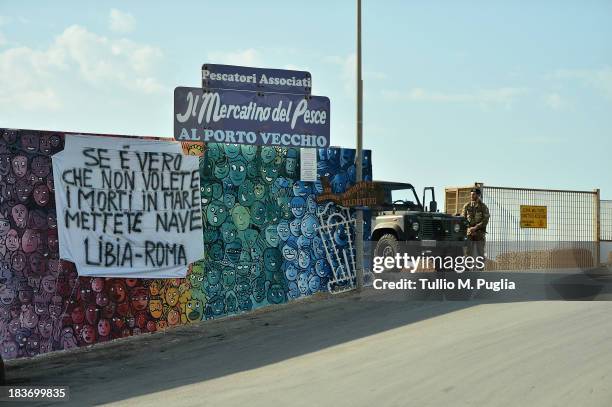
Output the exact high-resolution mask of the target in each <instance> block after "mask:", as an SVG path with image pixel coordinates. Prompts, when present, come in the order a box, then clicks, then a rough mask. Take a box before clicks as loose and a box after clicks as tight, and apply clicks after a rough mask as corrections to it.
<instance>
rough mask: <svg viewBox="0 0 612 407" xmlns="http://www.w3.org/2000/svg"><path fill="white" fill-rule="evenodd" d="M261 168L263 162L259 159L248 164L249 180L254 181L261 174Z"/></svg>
mask: <svg viewBox="0 0 612 407" xmlns="http://www.w3.org/2000/svg"><path fill="white" fill-rule="evenodd" d="M260 167H261V162H260V160H259V159H256V160H253V161H249V162H248V163H247V178H248V179H251V180H254V179H255V178H257V176H258V175H259V174H260V171H259V168H260Z"/></svg>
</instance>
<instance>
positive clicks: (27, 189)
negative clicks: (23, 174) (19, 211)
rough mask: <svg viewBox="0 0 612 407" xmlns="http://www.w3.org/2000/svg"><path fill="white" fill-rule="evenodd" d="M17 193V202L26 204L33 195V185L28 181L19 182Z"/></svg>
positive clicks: (16, 186) (16, 188)
mask: <svg viewBox="0 0 612 407" xmlns="http://www.w3.org/2000/svg"><path fill="white" fill-rule="evenodd" d="M15 192H16V194H17V200H18V201H19V202H21V203H26V202H27V201H28V199H29V198H30V195H31V194H32V185H30V183H29V182H28V181H27V180H19V181H17V184H15Z"/></svg>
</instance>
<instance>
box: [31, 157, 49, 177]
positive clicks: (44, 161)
mask: <svg viewBox="0 0 612 407" xmlns="http://www.w3.org/2000/svg"><path fill="white" fill-rule="evenodd" d="M50 172H51V159H50V158H49V157H46V156H42V155H37V156H36V157H34V158H33V159H32V174H34V175H36V176H37V177H40V178H46V177H47V175H49V173H50Z"/></svg>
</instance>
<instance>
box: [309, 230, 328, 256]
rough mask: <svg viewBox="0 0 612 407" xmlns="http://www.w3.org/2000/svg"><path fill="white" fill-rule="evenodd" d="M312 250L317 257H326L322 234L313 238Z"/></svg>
mask: <svg viewBox="0 0 612 407" xmlns="http://www.w3.org/2000/svg"><path fill="white" fill-rule="evenodd" d="M311 250H312V254H313V255H314V257H315V259H322V258H323V257H325V251H324V250H325V248H324V247H323V240H321V237H320V236H317V235H315V236H314V237H313V238H312V243H311Z"/></svg>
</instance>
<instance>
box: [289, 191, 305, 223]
mask: <svg viewBox="0 0 612 407" xmlns="http://www.w3.org/2000/svg"><path fill="white" fill-rule="evenodd" d="M290 205H291V213H293V216H295V217H296V218H301V217H302V216H304V213H306V200H305V199H304V198H302V197H301V196H295V197H293V198H291V201H290Z"/></svg>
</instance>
